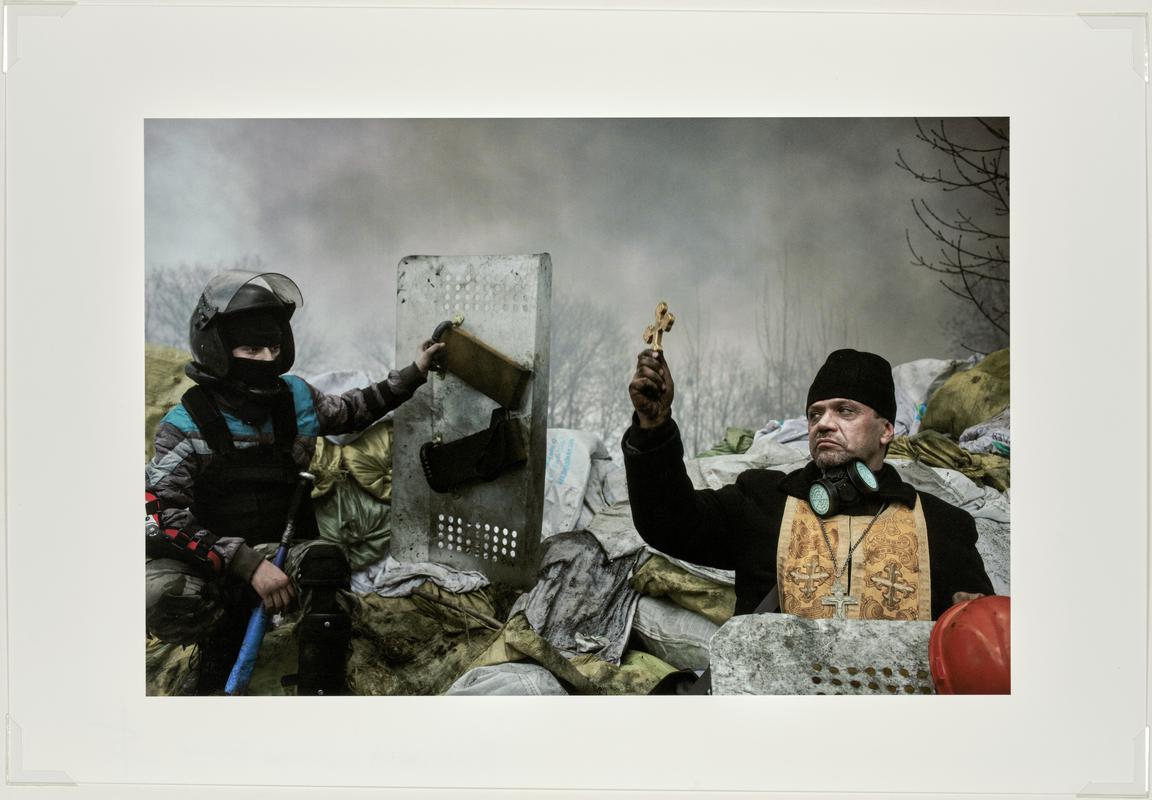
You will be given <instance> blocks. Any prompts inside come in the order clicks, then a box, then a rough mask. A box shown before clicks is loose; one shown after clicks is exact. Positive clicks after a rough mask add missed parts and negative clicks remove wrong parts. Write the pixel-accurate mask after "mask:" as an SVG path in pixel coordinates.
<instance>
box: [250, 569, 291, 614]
mask: <svg viewBox="0 0 1152 800" xmlns="http://www.w3.org/2000/svg"><path fill="white" fill-rule="evenodd" d="M252 588H253V589H255V590H256V594H258V595H260V600H261V602H263V603H264V607H265V608H266V609H268V610H269V611H271V612H277V613H282V612H284V611H286V610H287V609H288V605H289V604H290V603H291V602H292V598H294V597H295V596H296V587H295V586H293V585H292V579H291V578H289V577H288V576H287V575H286V574H285V573H284V570H282V569H280V568H279V567H278V566H276V565H275V564H273V563H272V562H271V561H268V560H267V559H265V560H263V561H261V562H260V566H258V567H256V571H255V572H253V573H252Z"/></svg>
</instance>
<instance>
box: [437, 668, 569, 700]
mask: <svg viewBox="0 0 1152 800" xmlns="http://www.w3.org/2000/svg"><path fill="white" fill-rule="evenodd" d="M444 694H446V695H454V696H481V697H508V696H514V697H523V696H530V697H539V696H542V695H566V694H568V692H566V691H564V687H563V686H561V685H560V681H558V680H556V678H555V676H553V675H552V673H551V672H549V671H548V670H546V669H545V668H544V667H542V666H540V665H539V664H533V663H531V662H510V663H507V664H492V665H490V666H487V667H476V668H475V669H470V670H468V671H467V672H465V673H464V674H463V675H461V676H460V677H459V678H457V679H456V682H455V683H453V684H452V685H451V686H449V687H448V691H446V692H444Z"/></svg>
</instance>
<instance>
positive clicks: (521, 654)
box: [461, 612, 675, 695]
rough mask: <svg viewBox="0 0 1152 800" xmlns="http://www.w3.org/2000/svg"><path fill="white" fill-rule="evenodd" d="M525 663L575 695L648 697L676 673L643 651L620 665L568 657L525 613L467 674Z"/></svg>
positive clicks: (507, 626) (627, 656)
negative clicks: (665, 679)
mask: <svg viewBox="0 0 1152 800" xmlns="http://www.w3.org/2000/svg"><path fill="white" fill-rule="evenodd" d="M525 660H529V661H534V662H535V663H537V664H539V665H540V666H542V667H544V668H545V669H546V670H548V671H549V672H551V673H552V674H553V675H554V676H555V677H556V678H557V680H559V681H560V682H561V683H562V684H564V686H565V688H566V689H567V690H568V691H569V692H570V693H571V694H591V695H623V694H648V692H649V691H650V690H651V689H652V687H654V686H655V685H656V684H657V683H659V681H660V679H661V678H663V677H664V676H665V675H667V674H668V673H669V672H674V671H675V668H674V667H672V666H671V665H669V664H666V663H664V662H663V661H661V660H660V659H658V658H657V657H656V656H654V655H651V654H650V653H642V652H639V651H628V652H626V653H625V654H624V658H623V659H622V660H621V663H620V664H619V665H616V664H611V663H609V662H607V661H604V660H603V659H601V658H599V657H598V656H596V655H595V654H594V653H585V654H582V655H578V656H576V657H575V658H572V659H568V658H565V657H564V655H563V654H562V653H561V652H560V651H559V650H557V649H556V648H555V647H554V646H553V645H552V644H551V643H550V642H549V641H548V640H547V639H545V638H544V637H542V636H541V635H540V634H538V633H536V631H534V630H533V629H532V626H531V625H530V624H529V623H528V618H527V617H525V616H524V614H523V612H521V613H518V614H516V615H515V616H513V617H512V619H510V620H508V622H507V623H506V624H505V625H504V627H503V628H502V629H501V631H500V634H499V635H498V636H497V637H496V638H495V639H494V640H493V641H492V643H491V644H490V645H489V647H488V648H487V649H486V650H485V651H484V652H483V653H481V654H480V656H479V657H478V658H477V659H476V660H475V661H473V662H472V663H471V664H469V665H468V668H467V669H466V670H464V671H463V672H467V671H468V670H469V669H475V668H476V667H485V666H491V665H493V664H504V663H508V662H513V661H525ZM463 672H461V674H463Z"/></svg>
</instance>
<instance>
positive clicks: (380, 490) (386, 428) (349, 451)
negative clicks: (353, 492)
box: [343, 419, 392, 503]
mask: <svg viewBox="0 0 1152 800" xmlns="http://www.w3.org/2000/svg"><path fill="white" fill-rule="evenodd" d="M343 452H344V466H346V467H347V468H348V471H349V472H350V473H352V477H353V478H355V479H356V482H357V483H358V484H360V486H362V487H363V488H364V491H366V492H368V493H369V494H371V495H372V496H373V497H375V498H377V499H378V500H383V501H384V502H386V503H390V502H392V420H390V419H383V420H381V421H380V422H377V423H376V424H375V425H373V426H372V427H371V428H369V429H368V430H366V431H364V433H362V434H360V436H359V437H357V438H356V440H355V441H352V442H348V443H347V444H345V445H344V447H343Z"/></svg>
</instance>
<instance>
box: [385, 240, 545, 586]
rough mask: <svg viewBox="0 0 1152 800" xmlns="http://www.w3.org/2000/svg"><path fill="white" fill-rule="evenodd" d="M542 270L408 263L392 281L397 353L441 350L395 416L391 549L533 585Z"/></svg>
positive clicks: (519, 260)
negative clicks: (431, 343)
mask: <svg viewBox="0 0 1152 800" xmlns="http://www.w3.org/2000/svg"><path fill="white" fill-rule="evenodd" d="M551 287H552V262H551V259H550V257H549V256H548V254H547V253H544V254H539V255H524V256H409V257H407V258H405V259H403V260H402V261H401V262H400V265H399V267H398V268H397V276H396V320H397V325H396V340H397V343H398V344H397V351H398V352H400V351H401V349H402V348H404V347H411V346H412V345H413V344H414V343H416V342H420V341H423V340H424V339H427V338H429V337H432V336H433V334H434V333H435V334H436V335H437V337H438V338H439V340H440V341H443V342H445V349H444V351H443V352H442V353H441V357H440V358H439V359H438V360H439V368H434V369H433V371H432V372H430V373H429V376H428V382H427V383H426V384H425V385H424V386H421V387H420V389H419V390H418V391H417V392H416V394H415V395H414V396H413V397H412V399H411V400H409V401H408V402H406V403H405V404H404V405H402V406H401V407H400V408H399V409H397V410H396V412H395V418H394V424H395V431H396V443H395V449H394V452H393V464H392V471H393V475H392V481H393V491H392V498H393V500H392V512H393V513H392V553H393V555H394V556H395V557H396V558H397V559H399V560H400V561H409V562H411V561H434V562H438V563H443V564H448V565H450V566H453V567H456V568H458V569H468V570H478V571H480V572H483V573H484V574H485V575H487V576H488V578H489V579H490V580H492V581H493V582H494V583H505V584H510V585H513V586H518V587H522V588H527V587H530V586H532V585H533V584H534V583H535V582H536V565H537V563H538V551H539V544H540V528H541V522H542V519H543V511H544V461H545V454H546V448H547V424H548V420H547V414H548V343H549V322H550V318H549V305H550V300H551Z"/></svg>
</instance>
